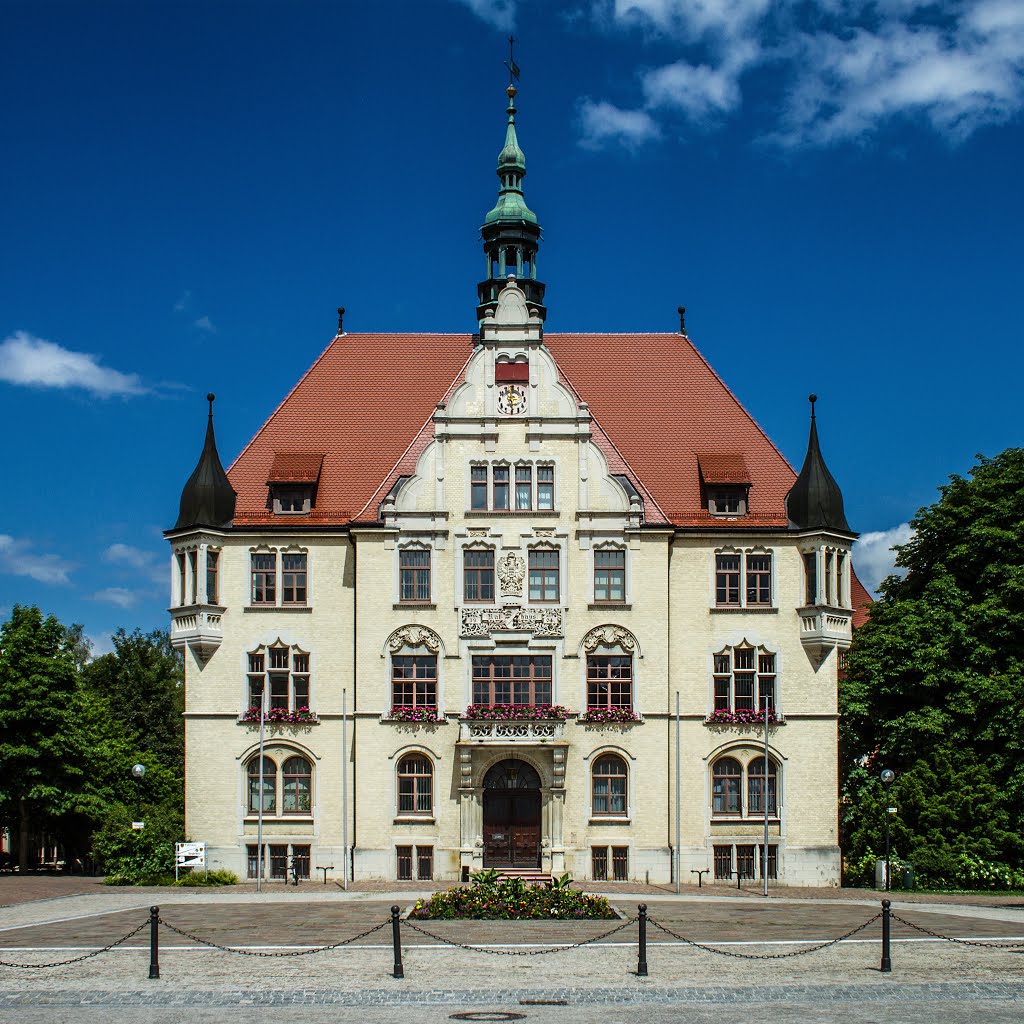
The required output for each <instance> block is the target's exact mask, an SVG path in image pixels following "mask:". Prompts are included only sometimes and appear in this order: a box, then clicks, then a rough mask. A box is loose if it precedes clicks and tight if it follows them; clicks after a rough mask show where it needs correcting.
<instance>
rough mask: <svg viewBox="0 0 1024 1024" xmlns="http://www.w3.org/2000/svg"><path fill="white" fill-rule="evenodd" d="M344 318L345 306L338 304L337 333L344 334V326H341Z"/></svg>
mask: <svg viewBox="0 0 1024 1024" xmlns="http://www.w3.org/2000/svg"><path fill="white" fill-rule="evenodd" d="M344 319H345V307H344V306H339V307H338V333H339V334H344V333H345V328H344V327H342V326H341V322H342V321H343V320H344Z"/></svg>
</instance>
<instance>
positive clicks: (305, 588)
mask: <svg viewBox="0 0 1024 1024" xmlns="http://www.w3.org/2000/svg"><path fill="white" fill-rule="evenodd" d="M280 555H281V606H282V607H292V608H294V607H305V606H306V605H307V604H308V603H309V552H308V551H281V552H280ZM290 558H292V559H299V558H301V559H302V567H301V568H297V567H288V566H287V565H286V564H285V563H286V561H287V560H288V559H290ZM289 577H291V587H290V588H289V584H288V579H289ZM299 577H301V578H302V584H301V587H300V586H299V582H298V580H299ZM289 589H290V591H291V593H292V594H293V597H292V598H291V600H289V599H288V593H289ZM300 589H301V593H302V596H301V598H300V597H299V596H297V595H298V593H299V591H300Z"/></svg>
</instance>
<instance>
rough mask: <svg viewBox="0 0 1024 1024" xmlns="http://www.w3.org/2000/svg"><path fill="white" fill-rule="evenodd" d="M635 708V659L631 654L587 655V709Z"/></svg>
mask: <svg viewBox="0 0 1024 1024" xmlns="http://www.w3.org/2000/svg"><path fill="white" fill-rule="evenodd" d="M632 706H633V658H632V656H631V655H629V654H588V655H587V708H588V709H590V708H631V707H632Z"/></svg>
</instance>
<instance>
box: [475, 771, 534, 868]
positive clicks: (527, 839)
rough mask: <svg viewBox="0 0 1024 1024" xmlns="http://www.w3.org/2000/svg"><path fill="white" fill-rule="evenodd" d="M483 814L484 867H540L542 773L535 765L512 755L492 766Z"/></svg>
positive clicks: (487, 780)
mask: <svg viewBox="0 0 1024 1024" xmlns="http://www.w3.org/2000/svg"><path fill="white" fill-rule="evenodd" d="M483 817H484V833H483V841H484V858H483V860H484V867H493V868H539V867H540V839H541V836H540V832H541V798H540V775H538V774H537V770H536V769H535V768H534V767H533V766H532V765H530V764H527V763H526V762H525V761H519V760H515V759H512V758H510V759H506V760H504V761H499V762H498V763H497V764H495V765H492V766H491V768H490V769H489V770H488V772H487V774H486V775H485V776H484V793H483Z"/></svg>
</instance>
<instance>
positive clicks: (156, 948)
mask: <svg viewBox="0 0 1024 1024" xmlns="http://www.w3.org/2000/svg"><path fill="white" fill-rule="evenodd" d="M149 977H150V979H153V978H159V977H160V908H159V907H150V908H149Z"/></svg>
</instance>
